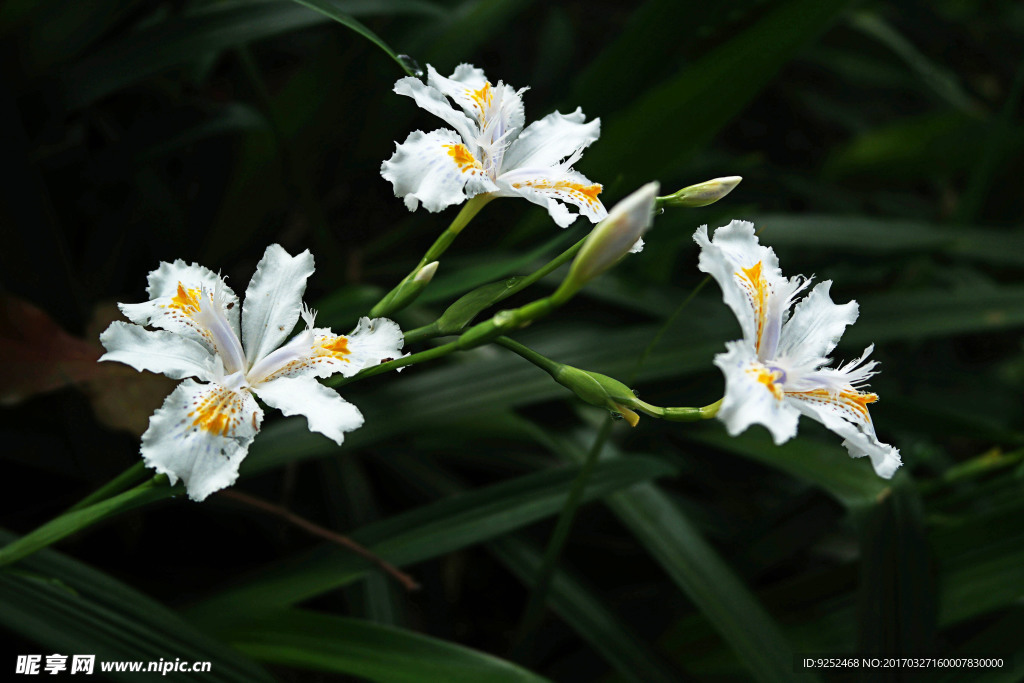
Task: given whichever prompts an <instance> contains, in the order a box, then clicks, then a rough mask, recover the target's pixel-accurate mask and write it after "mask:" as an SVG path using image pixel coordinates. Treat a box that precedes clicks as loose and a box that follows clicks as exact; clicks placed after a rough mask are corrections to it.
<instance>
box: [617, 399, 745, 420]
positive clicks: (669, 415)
mask: <svg viewBox="0 0 1024 683" xmlns="http://www.w3.org/2000/svg"><path fill="white" fill-rule="evenodd" d="M724 400H725V399H724V398H720V399H718V400H717V401H715V402H714V403H710V404H708V405H706V406H702V407H700V408H687V407H682V406H679V407H671V408H662V407H660V406H655V405H651V404H650V403H647V402H646V401H641V400H640V399H636V401H635V403H634V404H633V405H631V406H630V407H632V408H636V409H637V410H639V411H640V412H642V413H644V414H646V415H650V416H651V417H657V418H661V419H662V420H666V421H668V422H698V421H700V420H710V419H711V418H713V417H715V416H716V415H718V409H719V408H721V407H722V401H724Z"/></svg>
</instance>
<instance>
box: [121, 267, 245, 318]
mask: <svg viewBox="0 0 1024 683" xmlns="http://www.w3.org/2000/svg"><path fill="white" fill-rule="evenodd" d="M147 279H148V286H147V287H146V292H147V293H148V294H149V298H150V299H165V298H172V297H174V296H175V295H176V294H177V293H178V284H179V283H180V284H183V285H184V286H185V288H186V289H196V290H199V289H206V290H209V291H211V292H212V291H216V292H218V293H219V294H220V296H221V297H222V300H223V303H224V304H225V313H224V315H225V317H226V318H227V320H228V322H229V323H230V324H231V327H232V329H234V331H235V334H238V333H239V327H238V316H239V313H240V309H239V306H238V297H237V296H235V293H234V291H233V290H232V289H231V287H229V286H228V283H227V281H225V279H224V278H223V277H221V276H220V275H218V274H217V273H214V272H213V271H212V270H210V269H209V268H206V267H204V266H201V265H199V264H198V263H192V264H187V263H185V262H184V261H182V260H181V259H178V260H176V261H175V262H174V263H167V262H166V261H162V262H161V263H160V266H159V267H158V268H157V269H156V270H153V271H150V273H149V277H148V278H147ZM124 305H125V304H121V306H122V307H123V306H124ZM122 310H123V308H122ZM125 315H127V313H126V314H125ZM129 319H131V321H132V322H133V323H137V324H139V325H145V324H147V323H145V322H141V321H139V320H135V319H134V318H132V317H131V316H129Z"/></svg>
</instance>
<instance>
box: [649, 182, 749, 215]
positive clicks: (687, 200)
mask: <svg viewBox="0 0 1024 683" xmlns="http://www.w3.org/2000/svg"><path fill="white" fill-rule="evenodd" d="M741 180H743V178H741V177H740V176H738V175H732V176H728V177H726V178H715V179H713V180H707V181H704V182H703V183H698V184H696V185H690V186H689V187H684V188H683V189H681V190H679V191H678V192H674V193H672V194H670V195H666V196H664V197H658V208H659V209H661V208H664V207H666V206H684V207H687V208H696V207H699V206H707V205H708V204H714V203H715V202H717V201H718V200H719V199H721V198H722V197H724V196H725V195H727V194H729V193H730V192H732V191H733V188H735V187H736V186H737V185H739V184H740V181H741Z"/></svg>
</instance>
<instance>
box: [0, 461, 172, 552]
mask: <svg viewBox="0 0 1024 683" xmlns="http://www.w3.org/2000/svg"><path fill="white" fill-rule="evenodd" d="M179 490H180V489H179V488H178V487H175V486H167V476H166V475H163V474H158V475H156V476H155V477H153V478H152V479H150V480H149V481H147V482H144V483H142V484H139V485H138V486H136V487H135V488H133V489H130V490H128V491H125V492H124V493H121V494H119V495H116V496H114V497H113V498H108V499H107V500H104V501H102V502H99V503H96V504H95V505H91V506H89V507H86V508H82V509H81V510H75V511H74V512H67V513H65V514H63V515H61V516H60V517H57V518H55V519H52V520H50V521H49V522H47V523H46V524H44V525H42V526H41V527H39V528H37V529H36V530H35V531H32V532H31V533H29V534H26V535H25V536H22V537H21V538H19V539H17V540H15V541H11V542H10V543H8V544H7V545H6V546H4V547H3V548H0V566H3V565H8V564H11V563H12V562H17V561H18V560H20V559H23V558H25V557H28V556H29V555H31V554H32V553H34V552H36V551H38V550H42V549H43V548H46V547H47V546H50V545H53V544H54V543H56V542H57V541H59V540H61V539H62V538H65V537H67V536H70V535H71V534H73V533H75V532H76V531H80V530H82V529H84V528H86V527H88V526H91V525H93V524H95V523H96V522H99V521H100V520H102V519H106V518H107V517H110V516H111V515H114V514H117V513H120V512H125V511H126V510H130V509H132V508H136V507H139V506H141V505H146V504H148V503H152V502H156V501H158V500H163V499H164V498H169V497H170V496H172V495H174V494H175V493H178V492H179Z"/></svg>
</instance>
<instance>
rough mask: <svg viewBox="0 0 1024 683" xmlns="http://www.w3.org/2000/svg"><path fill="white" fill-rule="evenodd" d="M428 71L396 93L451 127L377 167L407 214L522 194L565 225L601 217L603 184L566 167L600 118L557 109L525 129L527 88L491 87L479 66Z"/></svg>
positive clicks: (421, 137)
mask: <svg viewBox="0 0 1024 683" xmlns="http://www.w3.org/2000/svg"><path fill="white" fill-rule="evenodd" d="M427 71H428V75H427V82H426V83H425V84H424V83H423V82H422V81H420V80H419V79H418V78H413V77H411V76H408V77H406V78H402V79H400V80H399V81H398V82H397V83H395V92H396V93H398V94H399V95H408V96H409V97H411V98H413V99H414V100H416V104H418V105H419V106H420V107H422V108H423V109H426V110H427V111H429V112H430V113H431V114H434V115H435V116H438V117H440V118H441V119H443V120H444V121H445V123H447V124H448V125H450V126H451V127H452V128H454V130H451V129H448V128H442V129H439V130H435V131H432V132H430V133H423V132H421V131H416V132H414V133H412V134H410V135H409V137H408V138H406V140H405V142H403V143H402V144H400V145H397V146H396V150H395V153H394V155H393V156H392V157H391V158H390V159H389V160H387V161H385V162H384V164H383V165H382V166H381V175H383V176H384V178H385V179H386V180H389V181H391V183H392V184H393V185H394V188H395V196H397V197H404V198H405V205H406V206H407V207H409V210H410V211H414V210H415V209H416V208H417V207H418V206H419V205H420V202H422V203H423V206H425V207H426V208H427V210H428V211H440V210H441V209H444V208H445V207H447V206H451V205H452V204H460V203H462V202H464V201H465V200H467V199H469V198H471V197H474V196H476V195H481V194H487V193H490V194H492V195H493V196H495V197H525V198H526V199H528V200H530V201H531V202H533V203H534V204H539V205H541V206H543V207H545V208H546V209H547V210H548V212H549V213H550V214H551V218H552V219H554V221H555V223H557V224H558V225H559V226H561V227H563V228H564V227H567V226H568V225H570V224H571V223H572V222H573V221H574V220H576V218H577V217H578V216H579V214H583V215H584V216H586V217H587V218H589V219H590V220H591V222H593V223H596V222H598V221H599V220H601V219H602V218H604V217H605V215H606V214H607V211H605V208H604V205H602V204H601V200H599V199H598V198H597V195H598V194H599V193H600V192H601V185H599V184H597V183H592V182H591V181H589V180H588V179H587V178H586V177H584V176H583V175H582V174H580V173H577V172H575V171H573V170H572V165H573V164H574V163H576V161H578V160H579V158H580V157H581V156H582V154H583V149H584V148H585V147H587V146H588V145H589V144H590V143H592V142H594V140H597V138H598V136H599V135H600V132H601V121H600V119H594V120H593V121H590V122H589V123H585V119H586V117H585V116H584V115H583V112H582V111H580V110H579V109H577V110H576V111H574V112H573V113H571V114H560V113H558V112H557V111H556V112H554V113H553V114H549V115H547V116H545V117H544V118H543V119H541V120H540V121H535V122H533V123H531V124H530V125H529V126H527V127H526V128H525V129H524V128H523V123H524V121H525V118H524V115H523V100H522V93H523V91H525V90H526V88H523V89H522V90H518V91H517V90H515V89H514V88H512V86H509V85H505V84H504V83H502V82H501V81H498V84H497V85H496V86H495V85H491V83H490V82H489V81H488V80H487V77H486V76H484V72H483V71H482V70H481V69H476V68H474V67H473V66H471V65H469V64H460V65H459V66H458V67H456V69H455V73H453V74H452V75H451V77H450V78H445V77H444V76H441V75H440V74H438V73H437V71H435V70H434V68H433V67H432V66H429V65H428V66H427ZM449 100H451V102H454V103H455V104H457V105H459V107H460V109H461V111H460V110H459V109H456V108H455V107H453V106H452V104H451V102H449ZM566 205H569V206H574V207H576V208H577V209H578V210H579V213H572V212H570V211H569V209H568V208H567V206H566Z"/></svg>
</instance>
